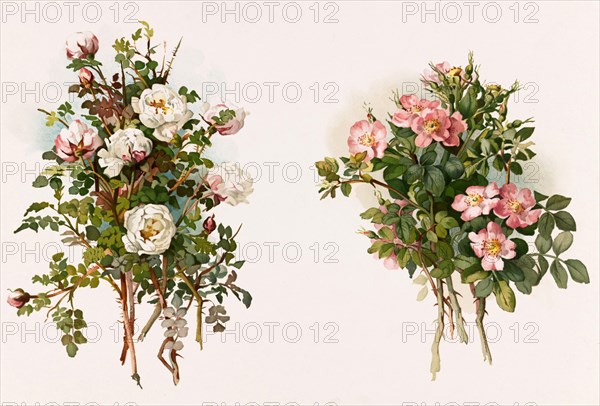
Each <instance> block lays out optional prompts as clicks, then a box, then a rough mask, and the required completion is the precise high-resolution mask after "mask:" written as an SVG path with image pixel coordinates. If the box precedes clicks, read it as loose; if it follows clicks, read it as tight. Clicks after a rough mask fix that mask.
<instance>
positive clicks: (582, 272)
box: [565, 259, 590, 283]
mask: <svg viewBox="0 0 600 406" xmlns="http://www.w3.org/2000/svg"><path fill="white" fill-rule="evenodd" d="M565 263H566V264H567V268H568V269H569V273H570V274H571V279H573V280H574V281H575V282H578V283H590V275H589V274H588V271H587V268H586V267H585V265H584V264H583V262H581V261H580V260H578V259H567V260H566V261H565Z"/></svg>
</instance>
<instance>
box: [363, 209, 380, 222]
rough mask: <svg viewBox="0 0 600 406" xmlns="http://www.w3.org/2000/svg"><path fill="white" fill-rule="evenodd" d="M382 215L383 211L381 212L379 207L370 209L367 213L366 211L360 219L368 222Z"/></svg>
mask: <svg viewBox="0 0 600 406" xmlns="http://www.w3.org/2000/svg"><path fill="white" fill-rule="evenodd" d="M379 213H381V210H379V209H378V208H377V207H371V208H370V209H368V210H367V211H365V212H364V213H361V214H360V217H361V218H363V219H365V220H368V219H370V218H373V216H375V215H377V214H379Z"/></svg>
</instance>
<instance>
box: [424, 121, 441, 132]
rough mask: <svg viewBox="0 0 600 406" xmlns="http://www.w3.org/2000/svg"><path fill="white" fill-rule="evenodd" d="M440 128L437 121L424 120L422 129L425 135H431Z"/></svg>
mask: <svg viewBox="0 0 600 406" xmlns="http://www.w3.org/2000/svg"><path fill="white" fill-rule="evenodd" d="M439 128H440V122H439V121H438V120H425V122H424V123H423V129H424V130H425V132H426V133H427V134H432V133H434V132H436V131H437V130H438V129H439Z"/></svg>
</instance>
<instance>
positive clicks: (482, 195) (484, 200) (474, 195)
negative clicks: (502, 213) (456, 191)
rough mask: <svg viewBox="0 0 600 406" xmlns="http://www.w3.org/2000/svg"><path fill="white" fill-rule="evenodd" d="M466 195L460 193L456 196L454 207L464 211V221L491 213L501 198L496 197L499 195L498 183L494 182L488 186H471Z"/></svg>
mask: <svg viewBox="0 0 600 406" xmlns="http://www.w3.org/2000/svg"><path fill="white" fill-rule="evenodd" d="M465 192H466V193H467V194H466V195H458V196H456V197H455V198H454V203H452V208H453V209H454V210H456V211H460V212H462V214H461V216H460V218H461V219H463V221H471V220H473V219H474V218H475V217H479V216H480V215H482V214H486V215H487V214H490V211H491V210H492V209H493V208H494V207H496V204H498V201H499V200H500V199H498V198H494V196H496V195H498V193H499V190H498V185H497V184H496V182H492V183H490V184H489V185H487V186H486V187H483V186H469V187H468V188H467V190H466V191H465Z"/></svg>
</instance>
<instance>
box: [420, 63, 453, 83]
mask: <svg viewBox="0 0 600 406" xmlns="http://www.w3.org/2000/svg"><path fill="white" fill-rule="evenodd" d="M435 67H436V68H437V69H438V70H440V71H441V72H442V73H444V74H446V73H448V71H449V70H450V69H451V68H452V67H451V66H450V63H449V62H448V61H444V62H440V63H437V64H436V65H435ZM423 79H424V80H426V81H430V82H435V83H437V84H440V83H441V81H440V78H439V77H438V73H437V72H436V71H434V70H433V69H425V71H423Z"/></svg>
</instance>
